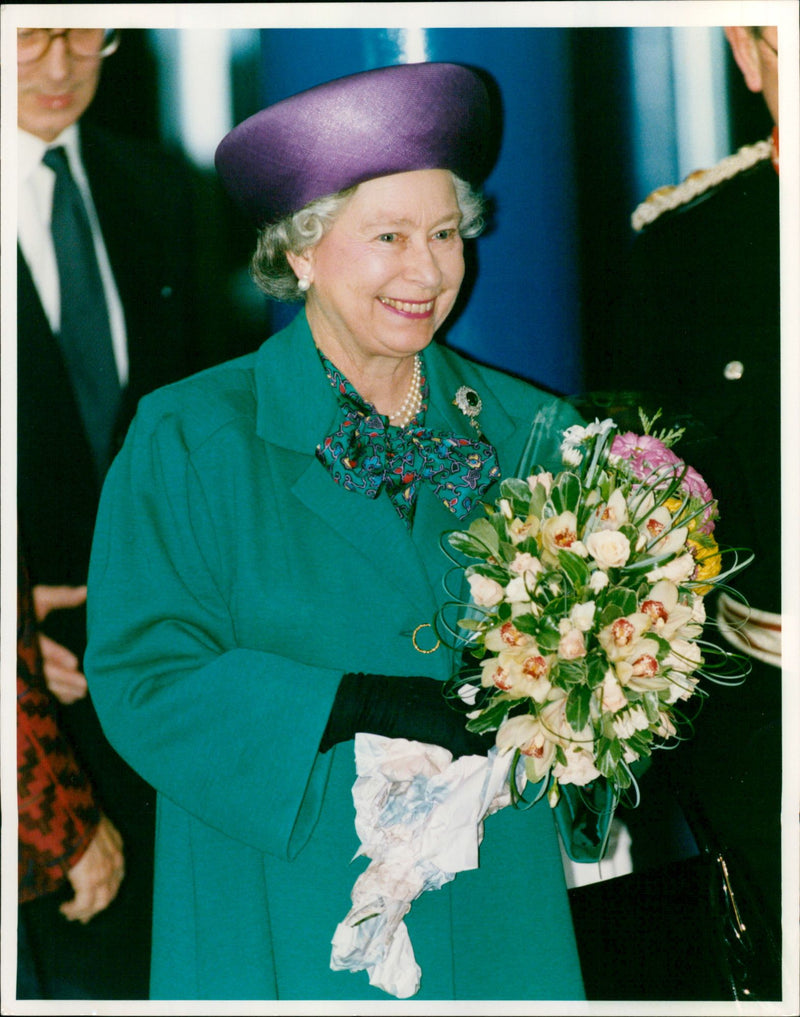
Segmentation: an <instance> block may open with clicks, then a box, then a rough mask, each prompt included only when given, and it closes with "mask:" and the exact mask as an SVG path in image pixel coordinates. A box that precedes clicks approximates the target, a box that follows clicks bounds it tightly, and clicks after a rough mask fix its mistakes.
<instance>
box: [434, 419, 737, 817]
mask: <svg viewBox="0 0 800 1017" xmlns="http://www.w3.org/2000/svg"><path fill="white" fill-rule="evenodd" d="M658 416H659V414H655V416H654V417H653V418H651V419H649V420H648V419H647V418H646V417H645V416H644V415H643V414H642V413H641V412H640V419H641V422H642V430H643V433H642V434H635V433H633V432H630V431H628V432H625V433H620V430H619V428H618V426H617V425H616V423H615V422H614V420H612V419H606V420H602V421H600V420H595V421H594V423H591V424H588V426H585V427H582V426H575V427H571V428H569V429H568V430H567V431H566V432H565V433H564V437H563V442H562V445H561V454H562V462H563V466H564V469H563V470H561V471H560V472H559V473H557V474H555V475H553V474H551V473H549V472H545V471H544V470H542V469H540V468H536V469H534V470H533V471H532V472H530V473H527V472H525V473H523V475H521V476H517V477H511V478H507V479H505V480H503V481H502V483H501V486H500V492H499V497H498V499H497V501H496V502H495V503H494V504H493V505H486V506H484V508H485V514H484V515H483V516H482V517H481V518H479V519H477V520H476V521H474V522H473V523H472V524H471V525H470V527H469V529H468V530H460V531H452V532H450V533H448V534H447V535H446V537H445V539H446V541H447V543H448V544H449V547H450V548H451V549H452V551H454V552H456V554H457V555H458V556H460V557H453V555H452V554H451V558H453V560H454V561H455V562H456V563H457V564H458V566H459V568H458V572H459V574H461V575H465V576H466V579H467V581H468V584H469V591H470V601H469V603H468V604H467V603H463V602H458V603H457V605H456V607H457V613H458V617H457V623H456V628H455V629H453V628H452V626H447V625H445V624H444V622H443V616H442V617H440V620H439V621H440V624H439V628H440V631H441V632H445V630H446V629H447V628H448V627H449V628H450V629H451V631H452V632H454V633H455V634H456V635H457V642H458V643H459V645H460V646H461V647H463V648H464V650H465V659H466V660H468V661H469V660H471V661H472V666H466V667H465V668H463V669H462V671H461V672H460V673H459V675H458V677H456V678H454V679H453V681H452V683H451V689H450V691H451V692H453V693H458V695H459V696H460V697H461V699H465V700H466V701H467V702H468V703H469V704H470V712H469V714H468V717H469V719H468V722H467V726H468V727H469V728H470V729H471V730H473V731H479V732H489V731H496V744H497V746H498V748H499V749H500V750H501V751H504V750H508V751H512V750H513V751H514V752H515V753H516V754H517V760H515V765H514V766H513V767H512V774H515V776H514V777H513V778H512V789H513V786H514V785H515V784H516V783H517V782H518V781H519V779H520V777H519V773H520V769H522V770H524V776H525V777H526V778H527V780H529V781H531V782H534V783H540V784H541V789H540V791H539V794H538V796H537V800H538V798H539V797H541V796H542V795H544V794H547V797H548V800H549V802H550V804H551V805H552V806H556V805H558V803H559V800H560V799H561V798H562V795H563V791H564V789H567V788H568V789H569V790H570V792H571V793H572V795H573V797H572V804H573V805H574V791H575V789H576V788H578V789H582V791H583V793H584V800H585V802H586V803H587V804H588V806H589V808H590V809H592V808H602V807H603V806H602V805H601V806H599V807H597V806H595V805H592V802H595V803H596V802H597V801H598V795H597V791H598V788H600V789H602V793H603V794H602V795H601V798H602V797H603V795H605V796H606V797H605V798H603V800H604V801H605V802H606V803H607V804H608V803H610V814H613V808H614V807H615V805H616V804H617V802H618V801H619V798H620V796H621V794H622V793H623V792H625V791H626V789H628V788H631V786H632V785H633V790H635V786H636V782H635V778H634V773H635V772H636V771H637V767H641V768H644V767H646V765H647V760H648V757H649V756H650V755H651V753H652V751H653V749H654V748H656V747H666V746H668V745H675V744H677V743H678V741H679V740H680V739H681V738H682V737H684V736H686V734H687V733H688V731H690V729H691V716H690V714H689V713H687V712H686V711H685V709H684V707H685V704H687V702H688V701H689V700H700V699H701V697H702V696H703V695H705V694H707V693H706V692H705V690H704V689H702V688H700V687H699V681H700V678H701V677H702V676H704V675H705V676H707V677H709V678H713V679H715V680H741V678H742V677H743V676H744V674H745V673H746V671H747V665H746V663H745V660H744V658H738V657H737V656H736V655H734V654H731V653H728V652H725V651H723V650H721V649H720V648H719V647H717V646H715V645H714V644H713V643H710V642H708V641H706V640H704V639H703V631H704V627H705V625H706V613H705V608H704V597H705V596H706V595H707V593H708V592H709V591H710V590H711V589H712V588H714V587H715V586H724V585H725V584H726V583H727V581H728V580H729V579H730V577H731V576H732V575H733V574H734V573H735V572H737V571H739V570H740V569H741V568H743V567H744V565H745V564H747V560H744V559H743V557H741V556H740V555H739V554H738V553H737V552H736V551H735V550H733V549H729V550H728V551H723V550H722V549H721V548H720V547H719V546H718V545H717V542H716V540H715V537H714V524H715V520H716V519H717V506H716V502H715V500H714V497H713V495H712V492H711V491H710V489H709V487H708V485H707V484H706V483H705V481H704V480H703V478H702V477H701V476H700V475H699V474H698V473H697V471H696V470H694V469H693V468H692V467H691V466H689V465H687V464H686V463H685V462H684V461H683V460H681V459H680V458H679V457H678V456H677V455H676V453H675V452H674V451H673V450H672V446H673V445H675V443H676V442H677V441H678V440H679V438H680V436H681V433H682V432H681V431H680V430H672V431H664V430H662V431H661V432H659V433H651V432H652V427H653V424H654V423H655V421H656V419H657V418H658ZM520 472H523V471H520ZM748 560H749V559H748ZM725 588H726V589H727V586H726V587H725ZM520 763H521V767H520V766H519V765H518V764H520ZM522 783H523V786H524V780H523V781H522ZM517 800H519V799H518V798H517ZM607 811H609V810H608V809H607Z"/></svg>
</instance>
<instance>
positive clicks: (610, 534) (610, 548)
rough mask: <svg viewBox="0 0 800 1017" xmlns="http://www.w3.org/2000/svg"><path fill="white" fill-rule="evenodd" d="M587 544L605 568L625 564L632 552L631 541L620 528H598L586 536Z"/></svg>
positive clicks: (591, 553)
mask: <svg viewBox="0 0 800 1017" xmlns="http://www.w3.org/2000/svg"><path fill="white" fill-rule="evenodd" d="M586 546H587V548H588V549H589V554H590V555H591V556H592V557H593V558H594V560H595V561H596V562H597V564H598V565H599V566H600V568H601V569H603V570H605V569H612V568H619V567H620V565H624V564H625V562H626V561H627V560H628V558H629V557H630V553H631V545H630V541H629V540H628V538H627V537H626V536H625V534H624V533H620V532H619V530H598V531H596V532H595V533H592V534H590V536H588V537H587V538H586Z"/></svg>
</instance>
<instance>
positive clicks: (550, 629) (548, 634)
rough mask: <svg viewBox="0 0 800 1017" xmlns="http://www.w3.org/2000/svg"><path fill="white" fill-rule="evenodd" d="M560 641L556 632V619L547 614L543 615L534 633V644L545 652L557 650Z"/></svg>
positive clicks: (558, 633)
mask: <svg viewBox="0 0 800 1017" xmlns="http://www.w3.org/2000/svg"><path fill="white" fill-rule="evenodd" d="M560 641H561V633H560V632H559V631H558V617H556V616H555V615H548V614H545V615H543V616H542V617H541V619H540V620H539V626H538V630H537V632H536V642H537V643H538V645H539V649H540V650H544V651H546V652H550V651H554V650H557V649H558V644H559V642H560Z"/></svg>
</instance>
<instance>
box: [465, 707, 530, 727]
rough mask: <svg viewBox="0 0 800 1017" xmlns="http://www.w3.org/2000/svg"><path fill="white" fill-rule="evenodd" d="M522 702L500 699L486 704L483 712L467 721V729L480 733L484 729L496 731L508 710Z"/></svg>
mask: <svg viewBox="0 0 800 1017" xmlns="http://www.w3.org/2000/svg"><path fill="white" fill-rule="evenodd" d="M520 702H522V700H520V699H500V700H496V701H495V702H494V703H492V705H491V706H488V707H487V708H486V709H485V710H483V712H482V713H481V714H480V715H479V716H477V717H473V718H472V719H471V720H468V721H467V725H466V727H467V730H468V731H475V732H477V733H478V734H482V733H483V732H484V731H496V730H497V728H499V727H500V725H501V724H502V723H503V721H504V720H505V719H506V717H507V716H508V712H509V710H510V709H511V708H512V707H513V706H516V705H517V704H518V703H520Z"/></svg>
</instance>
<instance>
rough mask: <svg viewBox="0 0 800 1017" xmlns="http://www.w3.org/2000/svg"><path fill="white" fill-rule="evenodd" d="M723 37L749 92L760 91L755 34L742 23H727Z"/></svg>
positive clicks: (761, 82)
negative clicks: (728, 45)
mask: <svg viewBox="0 0 800 1017" xmlns="http://www.w3.org/2000/svg"><path fill="white" fill-rule="evenodd" d="M725 38H726V39H727V40H728V43H729V44H730V47H731V52H732V53H733V59H734V60H735V61H736V63H737V64H738V66H739V70H740V71H741V72H742V77H743V78H744V83H745V84H746V85H747V87H748V88H749V89H750V91H751V92H760V91H761V90H762V88H763V81H762V77H761V61H760V60H759V58H758V43H757V41H756V38H755V36H754V35H753V34H752V32H751V31H750V29H749V28H746V27H745V26H744V25H727V26H726V27H725Z"/></svg>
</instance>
